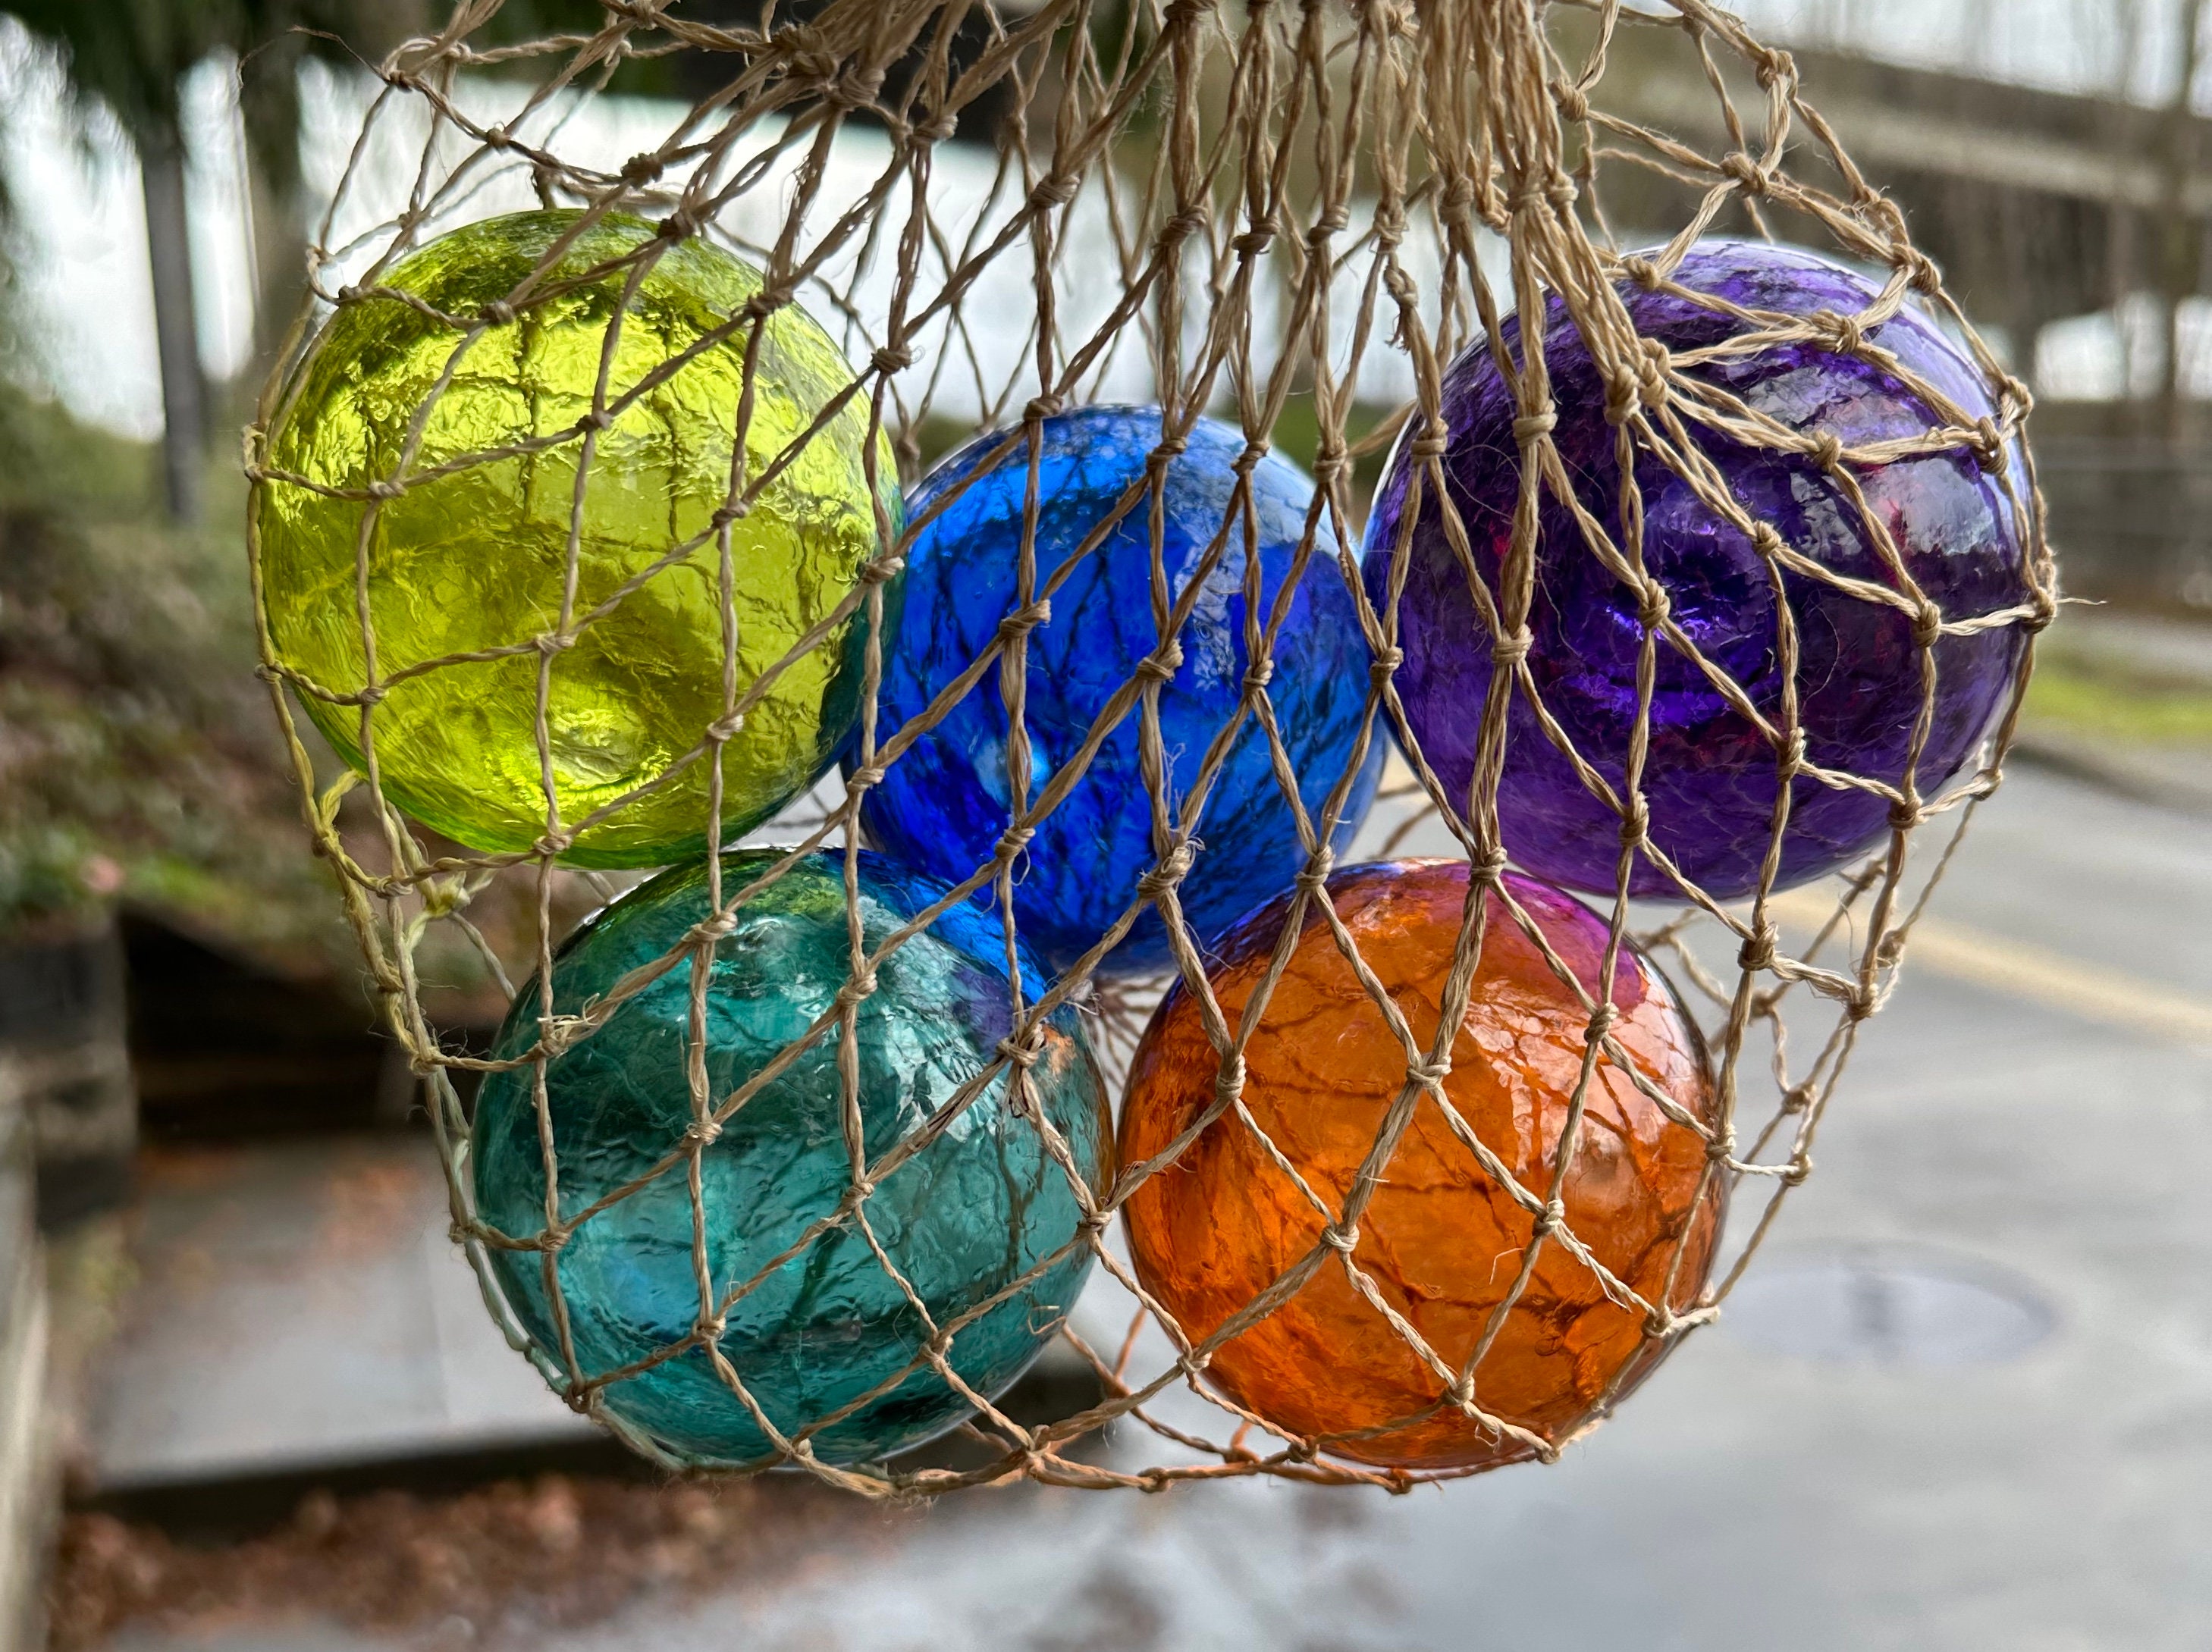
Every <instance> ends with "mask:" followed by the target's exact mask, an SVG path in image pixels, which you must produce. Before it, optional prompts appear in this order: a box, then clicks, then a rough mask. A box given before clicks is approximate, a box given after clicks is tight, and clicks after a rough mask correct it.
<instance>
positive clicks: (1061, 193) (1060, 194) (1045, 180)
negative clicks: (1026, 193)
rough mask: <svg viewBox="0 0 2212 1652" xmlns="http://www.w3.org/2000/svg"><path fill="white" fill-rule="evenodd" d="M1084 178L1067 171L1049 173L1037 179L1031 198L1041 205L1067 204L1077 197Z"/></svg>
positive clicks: (1031, 191)
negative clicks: (1069, 174)
mask: <svg viewBox="0 0 2212 1652" xmlns="http://www.w3.org/2000/svg"><path fill="white" fill-rule="evenodd" d="M1081 183H1082V180H1081V179H1076V178H1071V177H1069V176H1068V175H1067V174H1066V173H1047V174H1046V175H1045V176H1044V177H1042V178H1040V179H1037V181H1036V187H1035V188H1033V189H1031V190H1030V200H1031V201H1033V202H1035V203H1036V204H1037V205H1039V206H1066V204H1067V203H1069V202H1070V201H1073V199H1074V198H1075V191H1077V190H1078V189H1079V188H1080V187H1081Z"/></svg>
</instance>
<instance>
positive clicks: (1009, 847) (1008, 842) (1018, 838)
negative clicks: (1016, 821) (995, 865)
mask: <svg viewBox="0 0 2212 1652" xmlns="http://www.w3.org/2000/svg"><path fill="white" fill-rule="evenodd" d="M1035 836H1036V827H1034V826H1009V827H1007V828H1006V830H1005V831H1003V832H1000V834H999V847H998V849H997V851H996V853H994V857H993V858H994V859H998V860H1002V861H1004V862H1006V864H1007V865H1012V864H1013V862H1014V860H1015V859H1017V858H1018V857H1019V855H1020V854H1021V852H1022V851H1023V850H1024V849H1026V848H1027V847H1029V846H1030V839H1031V838H1033V837H1035Z"/></svg>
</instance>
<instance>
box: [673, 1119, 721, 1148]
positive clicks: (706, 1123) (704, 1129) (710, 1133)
mask: <svg viewBox="0 0 2212 1652" xmlns="http://www.w3.org/2000/svg"><path fill="white" fill-rule="evenodd" d="M721 1133H722V1127H721V1126H720V1124H718V1123H716V1122H715V1121H714V1120H712V1119H695V1120H693V1121H691V1124H690V1127H689V1128H688V1129H686V1130H685V1131H684V1142H683V1145H684V1149H685V1150H686V1151H690V1150H691V1149H693V1148H708V1147H712V1146H713V1145H714V1143H715V1142H716V1141H717V1140H718V1139H720V1137H721Z"/></svg>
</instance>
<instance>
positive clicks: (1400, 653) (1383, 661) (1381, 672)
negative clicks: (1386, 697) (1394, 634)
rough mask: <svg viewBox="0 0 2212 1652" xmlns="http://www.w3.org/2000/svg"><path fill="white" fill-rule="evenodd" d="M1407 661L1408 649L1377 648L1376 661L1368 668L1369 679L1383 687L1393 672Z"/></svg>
mask: <svg viewBox="0 0 2212 1652" xmlns="http://www.w3.org/2000/svg"><path fill="white" fill-rule="evenodd" d="M1405 663H1406V651H1405V650H1404V649H1403V648H1399V647H1386V648H1377V649H1376V651H1375V663H1374V664H1373V665H1370V666H1369V667H1368V668H1367V680H1368V681H1369V682H1370V683H1374V684H1375V686H1376V687H1377V688H1381V687H1382V686H1383V684H1384V683H1388V682H1389V680H1390V676H1391V673H1392V672H1394V671H1396V670H1397V669H1398V667H1400V666H1401V665H1404V664H1405Z"/></svg>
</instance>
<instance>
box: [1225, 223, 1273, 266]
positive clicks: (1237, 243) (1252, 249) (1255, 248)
mask: <svg viewBox="0 0 2212 1652" xmlns="http://www.w3.org/2000/svg"><path fill="white" fill-rule="evenodd" d="M1277 234H1279V228H1278V226H1277V225H1276V222H1275V221H1274V220H1273V218H1255V219H1254V220H1253V221H1252V227H1251V228H1249V229H1248V230H1246V231H1245V232H1244V233H1243V234H1241V235H1239V236H1238V237H1237V239H1236V240H1233V241H1231V242H1230V243H1229V246H1230V248H1231V251H1233V252H1236V253H1237V256H1238V257H1240V258H1258V257H1259V256H1260V255H1261V253H1262V252H1266V251H1267V249H1268V248H1269V247H1270V246H1273V245H1274V244H1275V237H1276V235H1277Z"/></svg>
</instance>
